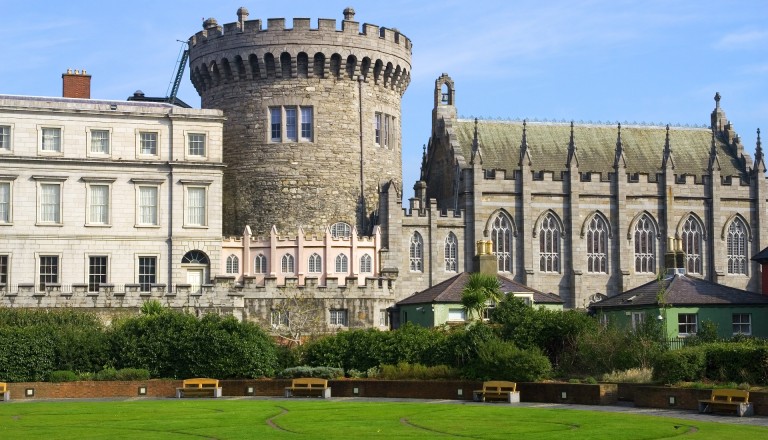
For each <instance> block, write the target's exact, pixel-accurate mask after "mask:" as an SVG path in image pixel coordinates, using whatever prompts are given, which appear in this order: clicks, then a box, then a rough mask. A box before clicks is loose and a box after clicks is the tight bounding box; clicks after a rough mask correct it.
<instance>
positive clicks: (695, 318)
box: [677, 313, 699, 338]
mask: <svg viewBox="0 0 768 440" xmlns="http://www.w3.org/2000/svg"><path fill="white" fill-rule="evenodd" d="M691 317H693V320H691V319H690V318H691ZM684 318H685V320H684V321H683V319H684ZM683 326H685V330H686V331H684V332H681V331H680V330H681V329H683ZM690 326H693V330H694V331H692V332H691V331H688V330H690ZM698 331H699V315H698V314H697V313H678V314H677V335H678V336H679V337H682V338H684V337H686V336H693V335H695V334H696V333H698Z"/></svg>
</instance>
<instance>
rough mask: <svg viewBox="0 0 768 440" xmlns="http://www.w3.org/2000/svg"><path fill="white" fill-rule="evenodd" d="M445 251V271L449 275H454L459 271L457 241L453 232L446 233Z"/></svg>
mask: <svg viewBox="0 0 768 440" xmlns="http://www.w3.org/2000/svg"><path fill="white" fill-rule="evenodd" d="M444 247H445V249H444V251H445V252H444V253H445V255H444V256H443V257H444V259H445V271H446V272H449V273H456V272H458V270H459V257H458V249H459V239H458V238H457V237H456V234H454V233H453V232H448V235H446V236H445V246H444Z"/></svg>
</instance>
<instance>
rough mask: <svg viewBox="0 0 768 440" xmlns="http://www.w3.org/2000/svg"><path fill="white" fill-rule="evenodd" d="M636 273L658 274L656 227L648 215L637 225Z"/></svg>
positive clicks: (635, 235)
mask: <svg viewBox="0 0 768 440" xmlns="http://www.w3.org/2000/svg"><path fill="white" fill-rule="evenodd" d="M634 238H635V272H637V273H656V227H655V226H654V223H653V221H652V220H651V218H650V217H649V216H648V215H647V214H643V216H642V217H640V219H639V220H638V221H637V223H635V234H634Z"/></svg>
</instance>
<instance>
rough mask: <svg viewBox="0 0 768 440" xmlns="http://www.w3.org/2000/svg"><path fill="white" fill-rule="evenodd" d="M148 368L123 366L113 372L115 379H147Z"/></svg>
mask: <svg viewBox="0 0 768 440" xmlns="http://www.w3.org/2000/svg"><path fill="white" fill-rule="evenodd" d="M147 379H149V370H147V369H144V368H123V369H121V370H117V372H116V373H115V380H147Z"/></svg>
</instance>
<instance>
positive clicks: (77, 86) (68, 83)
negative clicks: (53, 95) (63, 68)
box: [61, 69, 91, 99]
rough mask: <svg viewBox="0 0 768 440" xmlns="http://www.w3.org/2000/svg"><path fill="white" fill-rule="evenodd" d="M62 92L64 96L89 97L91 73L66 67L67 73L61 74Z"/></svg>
mask: <svg viewBox="0 0 768 440" xmlns="http://www.w3.org/2000/svg"><path fill="white" fill-rule="evenodd" d="M61 79H62V92H61V96H63V97H64V98H82V99H91V75H88V74H86V73H85V69H83V71H82V72H80V71H79V70H75V71H74V72H73V71H72V69H67V73H62V74H61Z"/></svg>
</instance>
